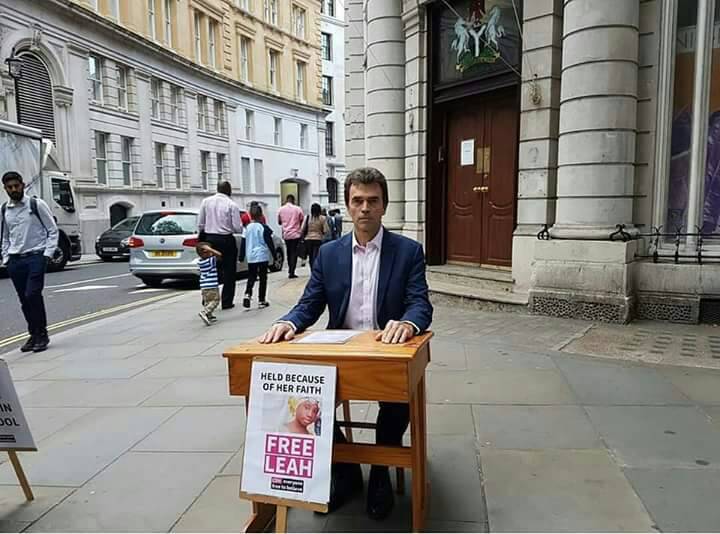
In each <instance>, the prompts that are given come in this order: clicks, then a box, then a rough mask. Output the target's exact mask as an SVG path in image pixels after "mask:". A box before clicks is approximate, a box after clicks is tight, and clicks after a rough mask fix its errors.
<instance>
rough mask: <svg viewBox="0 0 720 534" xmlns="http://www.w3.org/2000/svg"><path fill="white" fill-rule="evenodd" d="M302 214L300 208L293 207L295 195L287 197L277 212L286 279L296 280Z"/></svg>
mask: <svg viewBox="0 0 720 534" xmlns="http://www.w3.org/2000/svg"><path fill="white" fill-rule="evenodd" d="M303 219H304V214H303V210H302V208H301V207H300V206H296V205H295V195H288V196H287V198H286V199H285V205H284V206H283V207H282V208H280V210H279V211H278V224H279V225H280V227H281V228H282V237H283V240H284V241H285V249H286V250H287V258H288V278H297V275H296V274H295V269H296V268H297V260H298V246H299V245H300V240H301V239H302V227H303Z"/></svg>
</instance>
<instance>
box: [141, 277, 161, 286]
mask: <svg viewBox="0 0 720 534" xmlns="http://www.w3.org/2000/svg"><path fill="white" fill-rule="evenodd" d="M139 278H140V281H141V282H142V283H143V284H145V285H146V286H148V287H160V286H162V283H163V279H162V278H156V277H149V276H140V277H139Z"/></svg>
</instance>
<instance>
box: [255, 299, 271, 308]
mask: <svg viewBox="0 0 720 534" xmlns="http://www.w3.org/2000/svg"><path fill="white" fill-rule="evenodd" d="M268 306H270V303H269V302H268V301H267V300H263V301H262V302H259V303H258V308H260V309H263V308H267V307H268Z"/></svg>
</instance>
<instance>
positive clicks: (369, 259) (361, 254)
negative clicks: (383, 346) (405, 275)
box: [343, 226, 384, 330]
mask: <svg viewBox="0 0 720 534" xmlns="http://www.w3.org/2000/svg"><path fill="white" fill-rule="evenodd" d="M383 232H384V230H383V228H382V226H381V227H380V231H379V232H378V233H377V235H376V236H375V237H374V238H373V239H372V241H370V242H369V243H368V244H367V245H366V246H364V247H363V246H361V245H360V244H359V243H358V242H357V239H355V233H354V232H353V236H352V286H351V289H350V302H349V303H348V308H347V313H346V314H345V323H344V325H343V327H344V328H347V329H348V330H377V328H378V324H377V310H376V302H377V292H378V280H379V279H380V252H381V251H382V240H383Z"/></svg>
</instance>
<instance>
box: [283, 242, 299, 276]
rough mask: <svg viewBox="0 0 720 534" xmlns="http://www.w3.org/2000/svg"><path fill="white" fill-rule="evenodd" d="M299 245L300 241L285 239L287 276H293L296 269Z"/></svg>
mask: <svg viewBox="0 0 720 534" xmlns="http://www.w3.org/2000/svg"><path fill="white" fill-rule="evenodd" d="M299 244H300V239H286V240H285V249H286V250H287V260H288V274H289V275H290V276H293V275H294V274H295V268H296V267H297V261H298V245H299Z"/></svg>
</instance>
